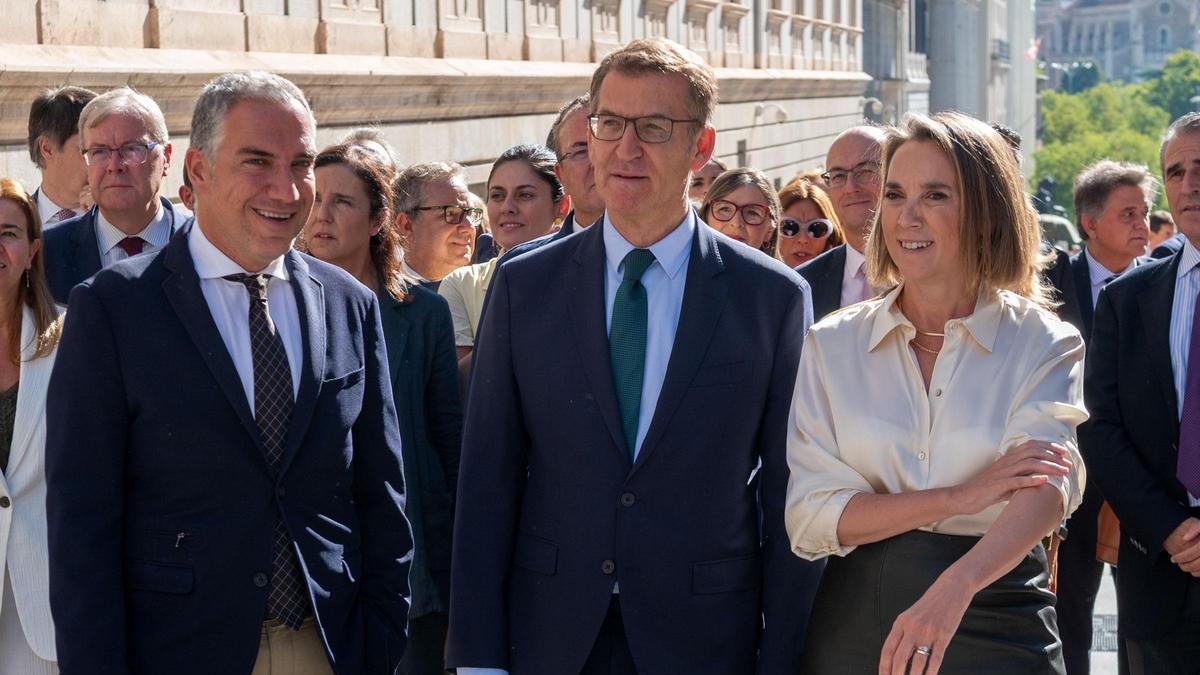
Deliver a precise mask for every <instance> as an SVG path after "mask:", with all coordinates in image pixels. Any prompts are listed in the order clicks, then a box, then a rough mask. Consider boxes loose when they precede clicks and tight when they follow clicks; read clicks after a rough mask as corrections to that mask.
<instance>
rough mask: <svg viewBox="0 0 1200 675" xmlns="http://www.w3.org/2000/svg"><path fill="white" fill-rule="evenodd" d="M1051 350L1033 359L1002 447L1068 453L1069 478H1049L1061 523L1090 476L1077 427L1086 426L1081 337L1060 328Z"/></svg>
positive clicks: (1069, 512) (1074, 504) (1081, 492)
mask: <svg viewBox="0 0 1200 675" xmlns="http://www.w3.org/2000/svg"><path fill="white" fill-rule="evenodd" d="M1059 330H1060V331H1061V332H1058V333H1056V335H1055V339H1054V341H1053V342H1052V343H1051V345H1050V347H1049V349H1047V350H1045V351H1044V352H1042V353H1041V354H1040V355H1036V356H1035V357H1033V361H1032V363H1031V364H1030V366H1031V367H1030V375H1029V377H1028V378H1027V379H1026V380H1025V383H1024V385H1023V386H1022V387H1021V389H1020V391H1019V392H1018V393H1017V396H1016V397H1015V398H1014V399H1013V406H1012V408H1011V412H1010V413H1009V417H1008V424H1007V425H1006V427H1005V430H1004V441H1003V443H1002V444H1001V448H1002V449H1003V450H1005V451H1007V450H1008V449H1009V448H1012V447H1013V446H1016V445H1020V444H1021V443H1023V442H1025V441H1028V440H1039V441H1049V442H1053V443H1058V444H1059V445H1062V446H1064V447H1066V448H1067V451H1068V453H1070V458H1071V463H1072V468H1071V472H1070V473H1069V474H1068V475H1065V476H1051V477H1050V483H1051V484H1052V485H1054V486H1055V487H1056V488H1058V490H1059V492H1061V493H1062V504H1063V518H1066V517H1067V516H1070V515H1071V513H1072V512H1074V511H1075V509H1076V508H1078V507H1079V503H1080V501H1081V500H1082V499H1083V486H1084V485H1085V483H1086V481H1087V471H1086V469H1085V467H1084V465H1083V456H1082V455H1081V454H1080V452H1079V442H1078V440H1077V436H1076V428H1077V427H1078V426H1079V425H1080V424H1082V423H1083V422H1085V421H1087V418H1088V414H1087V410H1086V409H1085V408H1084V405H1083V355H1084V346H1083V338H1081V337H1080V336H1079V333H1078V332H1077V331H1075V329H1074V328H1071V327H1070V326H1067V325H1066V324H1061V325H1060V326H1059Z"/></svg>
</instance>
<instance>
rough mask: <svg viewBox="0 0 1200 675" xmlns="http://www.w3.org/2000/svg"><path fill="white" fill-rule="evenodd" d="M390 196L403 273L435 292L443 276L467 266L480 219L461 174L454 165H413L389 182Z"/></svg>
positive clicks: (438, 163)
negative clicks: (401, 248)
mask: <svg viewBox="0 0 1200 675" xmlns="http://www.w3.org/2000/svg"><path fill="white" fill-rule="evenodd" d="M392 196H393V199H394V201H395V203H396V229H397V230H398V231H399V232H400V241H401V243H402V245H403V247H404V272H405V273H406V274H407V275H408V276H410V277H412V278H413V279H415V280H416V281H418V282H419V283H420V284H421V285H422V286H425V287H427V288H429V289H430V290H434V291H436V290H437V289H438V286H439V285H440V284H441V282H442V279H444V278H446V275H447V274H450V273H451V272H453V271H454V270H456V269H458V268H459V267H462V266H463V265H469V264H471V250H472V248H473V247H474V245H475V224H476V223H478V222H479V220H480V219H481V218H482V217H483V210H482V209H479V208H477V207H472V206H471V199H470V196H471V195H470V193H469V192H468V191H467V174H466V171H464V170H463V168H462V167H461V166H459V165H458V164H454V163H449V164H447V163H444V162H428V163H424V164H414V165H412V166H410V167H408V168H407V169H405V170H404V171H401V172H400V174H399V175H398V176H396V178H395V179H394V180H393V181H392Z"/></svg>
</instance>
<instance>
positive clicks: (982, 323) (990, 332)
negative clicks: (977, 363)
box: [867, 283, 1007, 353]
mask: <svg viewBox="0 0 1200 675" xmlns="http://www.w3.org/2000/svg"><path fill="white" fill-rule="evenodd" d="M903 288H904V284H903V283H901V284H900V285H899V286H896V287H895V288H893V289H892V290H891V291H889V292H888V293H887V295H884V296H883V297H882V298H879V299H876V300H869V301H867V304H868V305H869V308H868V310H867V311H868V312H870V313H871V314H872V315H873V316H872V317H871V321H872V325H871V341H870V342H869V343H868V344H867V351H868V352H872V351H875V348H876V347H878V346H879V343H881V342H883V339H884V338H886V337H887V336H888V335H890V334H891V332H892V331H893V330H896V329H897V328H900V329H901V330H903V331H904V332H905V334H907V335H909V336H914V335H916V333H917V328H916V326H913V324H912V322H911V321H909V320H908V317H906V316H904V315H903V314H902V313H901V312H900V308H899V307H897V306H896V300H897V299H899V297H900V291H901V290H902V289H903ZM1006 293H1007V291H992V292H990V293H989V292H986V291H985V292H984V293H982V294H980V296H979V300H978V301H976V303H975V311H974V312H972V313H971V314H970V315H968V316H966V317H963V318H961V319H951V320H950V321H948V322H947V323H946V332H947V333H949V332H950V330H951V329H953V327H954V326H955V325H956V324H962V325H963V327H964V328H966V329H967V333H969V334H970V335H971V337H972V338H973V339H974V340H975V342H977V343H979V346H980V347H983V349H984V350H985V351H987V352H989V353H991V351H992V349H993V348H995V346H996V336H997V334H999V332H1000V316H1001V314H1003V312H1004V305H1005V304H1006V302H1007V298H1005V294H1006Z"/></svg>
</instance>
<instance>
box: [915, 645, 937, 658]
mask: <svg viewBox="0 0 1200 675" xmlns="http://www.w3.org/2000/svg"><path fill="white" fill-rule="evenodd" d="M913 651H915V652H916V653H918V654H920V655H922V656H930V655H931V654H933V650H932V649H930V648H929V647H917V648H916V649H914V650H913Z"/></svg>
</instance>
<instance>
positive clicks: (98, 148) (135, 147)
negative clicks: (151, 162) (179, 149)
mask: <svg viewBox="0 0 1200 675" xmlns="http://www.w3.org/2000/svg"><path fill="white" fill-rule="evenodd" d="M160 145H162V143H158V142H155V141H149V142H147V143H126V144H125V145H122V146H121V147H119V148H110V147H108V146H107V145H93V146H92V147H90V148H87V149H86V150H84V151H83V161H84V162H85V163H86V164H87V165H88V166H94V165H104V164H108V162H109V160H110V159H112V156H113V153H116V155H117V157H119V158H120V159H121V163H122V164H124V165H126V166H136V165H138V164H145V163H146V160H147V159H149V157H150V151H151V150H153V149H154V148H157V147H158V146H160Z"/></svg>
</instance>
